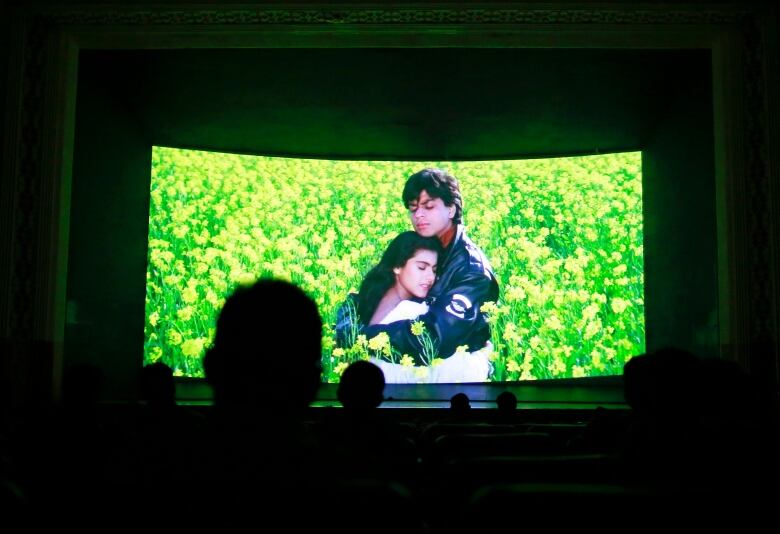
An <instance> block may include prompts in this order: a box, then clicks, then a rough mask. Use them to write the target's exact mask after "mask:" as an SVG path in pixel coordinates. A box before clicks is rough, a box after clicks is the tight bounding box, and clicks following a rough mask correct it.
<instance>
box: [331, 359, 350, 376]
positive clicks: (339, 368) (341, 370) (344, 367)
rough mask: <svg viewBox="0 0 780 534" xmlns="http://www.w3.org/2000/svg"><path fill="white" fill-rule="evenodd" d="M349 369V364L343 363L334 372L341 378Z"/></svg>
mask: <svg viewBox="0 0 780 534" xmlns="http://www.w3.org/2000/svg"><path fill="white" fill-rule="evenodd" d="M347 367H349V363H348V362H341V363H339V364H338V365H337V366H336V367H335V368H334V369H333V372H334V373H336V374H337V375H339V376H340V375H341V373H343V372H344V369H346V368H347Z"/></svg>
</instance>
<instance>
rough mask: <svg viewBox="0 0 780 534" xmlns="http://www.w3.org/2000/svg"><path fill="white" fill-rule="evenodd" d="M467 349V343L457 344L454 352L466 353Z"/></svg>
mask: <svg viewBox="0 0 780 534" xmlns="http://www.w3.org/2000/svg"><path fill="white" fill-rule="evenodd" d="M468 351H469V346H468V345H458V346H457V347H456V348H455V354H466V353H467V352H468Z"/></svg>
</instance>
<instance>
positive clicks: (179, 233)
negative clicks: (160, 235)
mask: <svg viewBox="0 0 780 534" xmlns="http://www.w3.org/2000/svg"><path fill="white" fill-rule="evenodd" d="M189 231H190V227H189V226H187V225H186V224H182V225H181V226H177V227H176V228H174V229H173V235H174V236H176V237H177V238H179V239H181V238H183V237H184V236H185V235H187V233H188V232H189Z"/></svg>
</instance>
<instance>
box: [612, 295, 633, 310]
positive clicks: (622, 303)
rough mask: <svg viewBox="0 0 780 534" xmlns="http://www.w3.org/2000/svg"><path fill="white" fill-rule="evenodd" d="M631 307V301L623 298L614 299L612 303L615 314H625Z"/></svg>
mask: <svg viewBox="0 0 780 534" xmlns="http://www.w3.org/2000/svg"><path fill="white" fill-rule="evenodd" d="M630 305H631V303H630V302H629V301H627V300H625V299H621V298H614V299H612V302H611V306H612V311H614V312H615V313H623V312H624V311H625V310H626V308H628V307H629V306H630Z"/></svg>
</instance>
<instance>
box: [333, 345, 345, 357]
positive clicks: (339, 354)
mask: <svg viewBox="0 0 780 534" xmlns="http://www.w3.org/2000/svg"><path fill="white" fill-rule="evenodd" d="M342 356H344V349H342V348H341V347H338V348H335V349H333V357H334V358H341V357H342Z"/></svg>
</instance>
